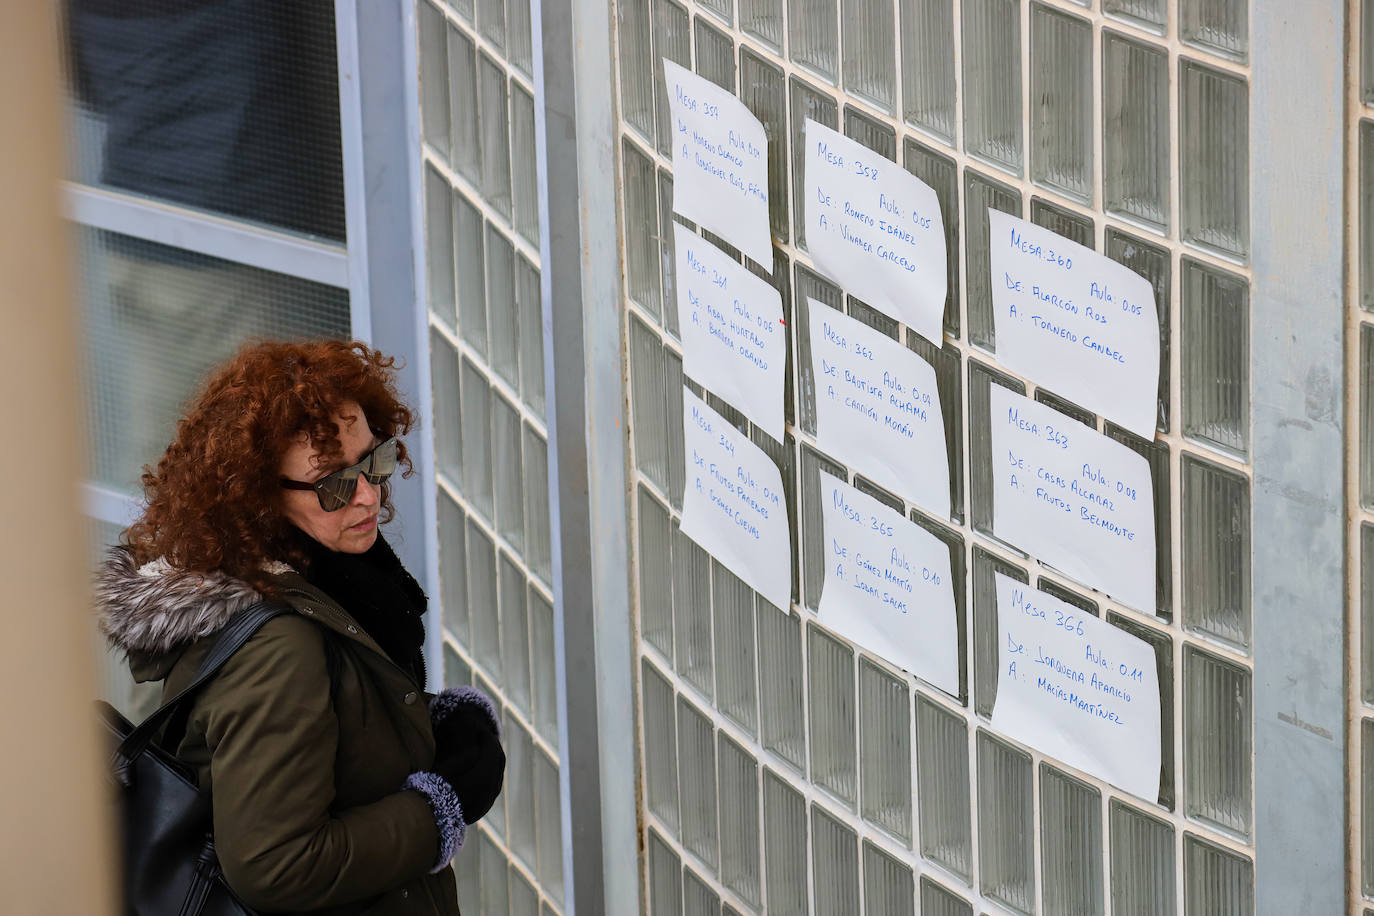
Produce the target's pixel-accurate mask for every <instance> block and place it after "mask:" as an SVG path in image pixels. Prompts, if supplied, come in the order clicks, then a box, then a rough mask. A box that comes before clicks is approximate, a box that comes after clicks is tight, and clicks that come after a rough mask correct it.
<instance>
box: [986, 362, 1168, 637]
mask: <svg viewBox="0 0 1374 916" xmlns="http://www.w3.org/2000/svg"><path fill="white" fill-rule="evenodd" d="M991 408H992V419H991V424H992V430H991V432H992V468H993V472H992V477H993V485H992V498H993V513H992V530H993V533H994V534H995V535H997V537H999V538H1001V539H1002V540H1004V541H1006V542H1008V543H1009V544H1015V545H1016V546H1017V547H1020V548H1021V549H1022V550H1024V551H1026V552H1027V553H1029V554H1030V555H1031V556H1033V557H1036V558H1038V559H1040V560H1043V561H1044V562H1046V563H1048V564H1050V565H1051V566H1054V567H1056V568H1057V569H1059V570H1061V571H1062V572H1064V573H1065V574H1066V575H1069V576H1072V577H1073V578H1075V579H1077V580H1078V581H1080V582H1082V583H1084V584H1085V585H1089V586H1092V587H1093V588H1096V589H1101V590H1102V591H1104V592H1106V593H1107V594H1109V595H1111V596H1112V597H1113V598H1115V599H1117V600H1118V601H1121V602H1124V603H1125V604H1129V605H1130V606H1132V607H1134V608H1138V609H1140V610H1142V611H1146V612H1148V613H1154V610H1155V514H1154V490H1153V488H1152V487H1151V484H1150V466H1149V463H1148V462H1146V460H1145V459H1144V458H1142V457H1141V456H1140V455H1137V454H1136V453H1135V452H1133V451H1131V450H1130V449H1128V448H1127V447H1126V446H1124V445H1122V444H1121V443H1119V442H1115V441H1113V440H1111V439H1108V438H1107V437H1106V436H1104V435H1102V434H1101V433H1099V432H1097V431H1096V430H1094V429H1090V428H1089V427H1087V426H1084V425H1083V424H1082V423H1078V422H1076V421H1074V420H1071V419H1069V418H1068V417H1066V416H1064V415H1063V414H1061V413H1059V412H1058V411H1056V410H1052V409H1051V408H1049V407H1046V406H1045V405H1044V404H1039V403H1037V402H1035V401H1032V400H1031V399H1030V398H1028V397H1025V396H1024V395H1020V394H1017V393H1016V392H1014V391H1009V390H1008V389H1006V388H1003V387H1002V386H1001V385H993V386H992V391H991Z"/></svg>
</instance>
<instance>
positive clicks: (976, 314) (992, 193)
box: [964, 169, 1021, 350]
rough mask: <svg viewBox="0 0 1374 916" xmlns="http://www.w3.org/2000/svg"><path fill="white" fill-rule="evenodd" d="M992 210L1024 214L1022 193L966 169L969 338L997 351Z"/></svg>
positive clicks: (985, 347) (965, 220)
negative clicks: (991, 252)
mask: <svg viewBox="0 0 1374 916" xmlns="http://www.w3.org/2000/svg"><path fill="white" fill-rule="evenodd" d="M988 210H1000V211H1002V212H1003V213H1010V214H1011V215H1012V216H1020V215H1021V193H1020V192H1019V191H1017V190H1016V189H1015V188H1012V187H1008V186H1007V185H1004V184H1002V183H1000V182H997V181H993V180H992V179H991V178H986V177H984V176H982V175H980V174H978V173H977V172H975V171H973V170H972V169H965V170H964V226H965V230H964V231H965V238H964V244H965V245H966V246H967V248H966V250H965V256H964V273H965V276H966V278H967V280H966V282H967V284H968V286H967V299H968V336H969V340H970V341H971V342H972V343H973V344H975V345H976V346H979V347H983V348H984V349H987V350H995V349H996V344H997V341H996V334H995V332H994V328H993V321H992V257H991V255H990V254H989V246H990V245H991V240H990V238H989V231H990V230H989V228H988Z"/></svg>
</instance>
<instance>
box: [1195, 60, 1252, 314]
mask: <svg viewBox="0 0 1374 916" xmlns="http://www.w3.org/2000/svg"><path fill="white" fill-rule="evenodd" d="M1179 80H1180V88H1179V137H1180V147H1179V168H1180V170H1181V172H1182V176H1181V184H1180V187H1179V197H1180V206H1181V207H1182V214H1183V219H1182V230H1183V239H1184V241H1187V242H1193V243H1194V244H1197V245H1202V246H1205V247H1208V248H1212V249H1214V250H1216V251H1218V252H1220V253H1221V254H1224V255H1229V256H1231V257H1235V258H1239V259H1241V260H1246V259H1247V258H1248V256H1249V254H1250V143H1249V140H1250V109H1249V105H1250V98H1249V96H1250V92H1249V87H1248V86H1247V85H1246V83H1245V81H1244V80H1242V79H1239V78H1237V77H1235V76H1232V75H1231V74H1229V73H1223V72H1222V71H1220V70H1213V69H1212V68H1211V67H1205V66H1203V65H1202V64H1199V63H1196V62H1194V61H1191V60H1182V61H1180V62H1179ZM1185 339H1186V338H1185Z"/></svg>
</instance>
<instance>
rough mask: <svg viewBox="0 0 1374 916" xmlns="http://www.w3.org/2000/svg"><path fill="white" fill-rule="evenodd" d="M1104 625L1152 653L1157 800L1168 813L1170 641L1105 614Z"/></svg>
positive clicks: (1171, 792) (1171, 778)
mask: <svg viewBox="0 0 1374 916" xmlns="http://www.w3.org/2000/svg"><path fill="white" fill-rule="evenodd" d="M1107 622H1108V623H1110V624H1111V625H1112V626H1114V627H1117V628H1119V629H1122V630H1125V631H1126V632H1127V633H1130V634H1131V635H1132V636H1134V637H1136V638H1137V639H1140V640H1142V641H1144V642H1145V643H1147V644H1148V645H1149V646H1150V648H1152V649H1154V652H1155V676H1156V678H1158V680H1159V723H1160V727H1159V743H1160V761H1159V795H1158V797H1157V798H1158V801H1159V803H1160V804H1161V805H1163V806H1164V807H1165V808H1168V809H1169V810H1170V811H1172V810H1173V809H1174V803H1175V801H1176V796H1175V785H1176V783H1177V779H1176V778H1175V773H1174V740H1175V739H1174V736H1175V734H1176V732H1177V730H1176V729H1175V727H1174V642H1173V639H1172V638H1170V636H1169V635H1168V634H1167V633H1162V632H1160V631H1159V630H1156V629H1154V628H1153V627H1150V626H1146V625H1145V624H1143V623H1141V622H1139V621H1138V620H1136V619H1135V618H1132V617H1127V616H1126V615H1125V614H1118V613H1116V612H1115V611H1111V612H1108V614H1107Z"/></svg>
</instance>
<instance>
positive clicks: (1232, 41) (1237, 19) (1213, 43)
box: [1178, 0, 1250, 60]
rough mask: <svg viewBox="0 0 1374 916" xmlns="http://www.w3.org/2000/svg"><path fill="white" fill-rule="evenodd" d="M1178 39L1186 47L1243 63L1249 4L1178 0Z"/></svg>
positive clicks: (1228, 0)
mask: <svg viewBox="0 0 1374 916" xmlns="http://www.w3.org/2000/svg"><path fill="white" fill-rule="evenodd" d="M1178 15H1179V37H1180V38H1182V39H1183V40H1184V41H1185V42H1187V43H1188V44H1190V45H1197V46H1198V47H1199V48H1206V49H1207V50H1209V51H1215V52H1217V53H1219V54H1224V55H1226V56H1227V57H1234V58H1235V59H1237V60H1245V58H1246V48H1247V45H1248V44H1249V39H1250V34H1249V33H1250V4H1249V3H1247V2H1245V0H1179V4H1178Z"/></svg>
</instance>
